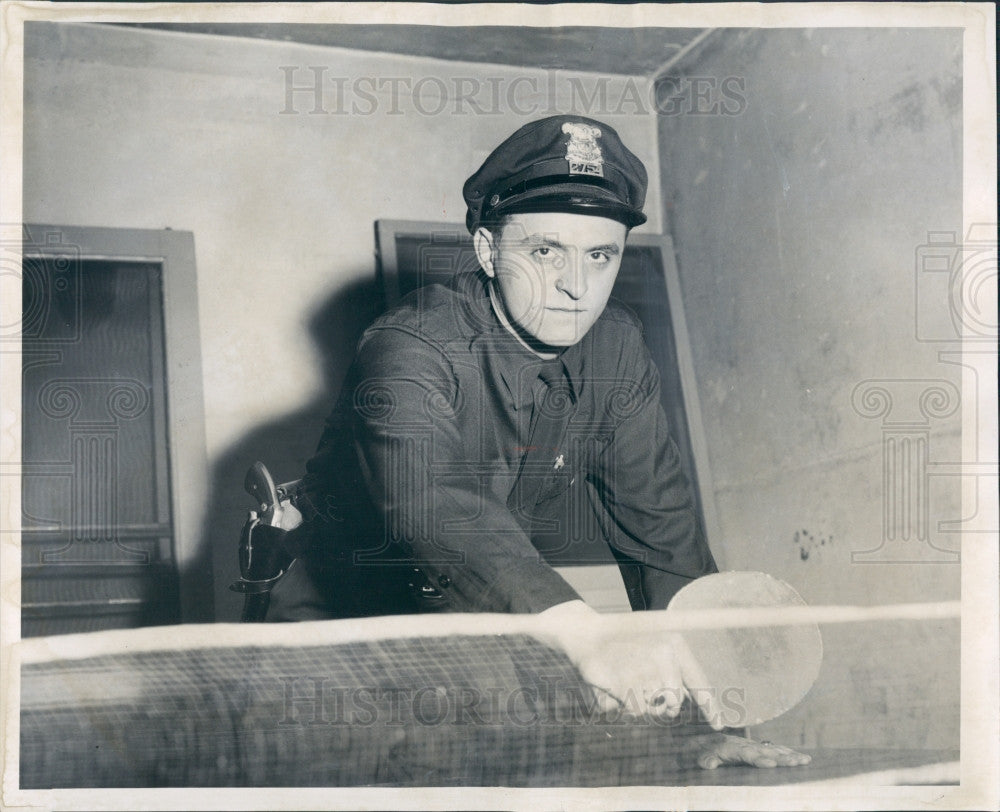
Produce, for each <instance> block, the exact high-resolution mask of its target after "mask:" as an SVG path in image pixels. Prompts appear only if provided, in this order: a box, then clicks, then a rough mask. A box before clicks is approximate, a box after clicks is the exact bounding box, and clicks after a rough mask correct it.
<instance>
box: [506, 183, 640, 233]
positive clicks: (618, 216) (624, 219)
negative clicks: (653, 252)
mask: <svg viewBox="0 0 1000 812" xmlns="http://www.w3.org/2000/svg"><path fill="white" fill-rule="evenodd" d="M546 211H553V212H567V213H570V214H588V215H591V216H595V217H608V218H610V219H612V220H618V221H619V222H621V223H624V224H625V225H627V226H629V227H630V228H631V227H633V226H638V225H642V224H643V223H645V222H646V215H645V214H643V213H642V212H641V211H639V210H638V209H635V208H633V207H632V206H629V205H628V204H627V203H623V202H622V201H621V200H620V199H619V198H618V197H617V196H616V195H615V194H614V192H612V191H610V190H608V189H604V188H602V187H600V186H593V185H590V184H585V183H560V184H556V185H552V186H545V187H543V188H539V189H531V190H529V191H527V192H523V193H521V194H519V195H514V196H513V197H510V198H508V199H507V200H504V201H503V202H502V203H500V205H498V206H497V207H496V208H494V209H493V210H492V212H491V214H492V215H493V216H494V217H496V216H500V215H504V214H516V213H518V212H546Z"/></svg>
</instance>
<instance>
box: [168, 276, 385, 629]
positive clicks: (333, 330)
mask: <svg viewBox="0 0 1000 812" xmlns="http://www.w3.org/2000/svg"><path fill="white" fill-rule="evenodd" d="M369 277H370V279H364V280H362V281H357V282H353V283H351V284H348V285H346V286H344V287H343V288H341V289H340V290H338V291H337V292H336V293H335V294H334V295H333V296H332V297H330V298H329V299H328V300H327V301H326V302H324V303H323V304H322V305H321V306H320V307H319V308H318V309H317V310H316V311H315V312H314V314H313V316H312V318H311V319H310V323H309V332H310V335H311V337H312V339H313V341H314V342H315V344H316V346H317V347H318V348H319V350H320V355H321V358H322V363H323V372H324V376H323V379H324V387H323V391H322V392H321V394H320V395H318V396H317V397H316V398H315V399H314V400H313V401H312V402H310V403H309V404H307V405H306V406H304V407H303V408H301V409H299V410H298V411H296V412H293V413H291V414H288V415H285V416H284V417H281V418H279V419H277V420H274V421H272V422H270V423H266V424H264V425H262V426H259V427H258V428H255V429H253V430H252V431H250V432H249V433H248V434H247V435H246V436H245V437H243V439H241V440H239V441H238V442H236V443H235V444H234V445H233V446H231V447H230V448H229V449H228V450H227V451H226V452H225V453H224V454H222V456H221V457H219V459H218V460H217V461H216V463H215V465H214V466H213V469H212V473H211V477H210V483H211V484H210V490H209V499H208V503H207V504H208V506H209V507H208V511H207V515H206V517H205V522H204V533H203V535H202V538H201V541H200V543H199V545H198V554H197V555H196V557H195V558H194V560H193V561H192V562H191V563H190V564H189V566H187V567H186V568H185V569H184V570H183V571H182V572H181V573H180V581H181V589H182V594H184V597H185V599H186V600H185V602H186V606H185V610H186V611H185V615H186V616H185V622H212V621H217V622H224V623H225V622H236V621H238V620H239V617H240V610H241V608H242V604H243V598H242V596H241V595H238V594H236V593H234V592H230V591H228V589H227V588H226V587H227V585H228V584H229V583H231V582H232V581H234V580H235V579H236V578H238V577H239V563H238V560H237V546H238V543H239V536H240V528H241V527H242V526H243V522H244V521H245V520H246V515H247V511H248V510H250V509H251V508H252V507H253V503H252V501H251V498H250V496H249V495H248V494H247V493H246V491H244V490H243V480H244V477H245V476H246V472H247V469H248V468H249V467H250V466H251V465H252V464H253V463H254V461H255V460H260V461H262V462H263V463H265V464H266V465H267V466H268V468H269V469H270V471H271V474H272V475H273V476H274V479H275V481H276V482H277V483H281V482H288V481H290V480H293V479H298V478H299V477H301V476H302V475H303V474H304V473H305V464H306V461H307V460H308V459H309V458H310V457H311V456H312V455H313V452H314V451H315V450H316V445H317V443H318V442H319V437H320V433H321V432H322V429H323V422H324V420H325V419H326V416H327V414H329V412H330V410H331V409H332V408H333V405H334V402H335V399H336V397H337V394H338V392H339V389H340V386H341V383H342V381H343V379H344V376H345V375H346V373H347V369H348V367H349V365H350V363H351V360H352V359H353V356H354V348H355V346H356V345H357V342H358V339H359V338H360V336H361V333H362V332H363V331H364V329H365V328H366V327H367V326H368V325H369V324H370V323H371V321H372V320H373V319H374V318H375V316H376V315H378V313H379V312H381V310H382V295H381V291H380V290H379V288H378V286H377V284H376V282H375V279H374V274H372V273H369ZM261 396H262V397H267V393H266V390H262V394H261ZM213 573H214V574H213ZM213 578H214V589H213V584H212V579H213ZM187 584H189V585H191V586H190V587H189V588H188V591H187V592H186V594H185V593H184V592H183V590H184V589H185V585H187ZM206 592H207V594H206Z"/></svg>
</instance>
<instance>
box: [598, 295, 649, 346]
mask: <svg viewBox="0 0 1000 812" xmlns="http://www.w3.org/2000/svg"><path fill="white" fill-rule="evenodd" d="M597 326H599V327H601V328H603V329H604V330H605V331H607V332H611V333H614V332H618V333H622V334H625V335H633V334H634V335H635V336H637V337H639V338H641V337H642V321H640V319H639V316H638V315H636V312H635V311H634V310H633V309H632V308H631V307H629V306H628V305H627V304H625V303H624V302H622V301H620V300H618V299H615V298H614V297H612V298H610V299H608V304H607V306H606V307H605V308H604V312H603V313H602V314H601V316H600V318H599V319H598V320H597Z"/></svg>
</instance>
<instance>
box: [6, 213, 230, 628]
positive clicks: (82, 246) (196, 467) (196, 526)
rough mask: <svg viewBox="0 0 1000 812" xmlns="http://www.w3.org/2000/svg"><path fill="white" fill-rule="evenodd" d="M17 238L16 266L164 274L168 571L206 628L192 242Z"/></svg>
mask: <svg viewBox="0 0 1000 812" xmlns="http://www.w3.org/2000/svg"><path fill="white" fill-rule="evenodd" d="M22 238H23V242H22V246H21V256H22V258H24V257H29V256H47V257H56V256H66V255H68V256H70V257H74V258H79V259H80V260H91V259H97V260H118V261H130V262H142V261H149V262H155V263H158V264H159V265H160V266H161V267H162V273H161V284H162V301H163V332H164V343H165V347H164V354H165V359H164V374H165V378H166V387H167V391H166V393H165V395H166V402H167V410H166V411H167V415H166V417H167V432H168V438H169V439H168V459H169V472H170V473H169V484H170V508H171V518H172V524H173V558H174V564H175V566H176V567H177V571H178V574H183V577H181V578H180V581H179V592H180V595H179V597H180V612H181V620H182V622H191V621H207V620H211V619H212V618H213V614H214V608H213V605H212V598H211V596H212V584H213V579H212V572H211V570H210V569H204V565H203V566H202V568H201V569H203V570H204V571H199V568H196V567H193V566H191V565H192V564H193V563H194V562H195V560H196V558H197V556H198V546H199V543H200V541H201V535H202V532H201V530H202V526H203V522H204V516H205V510H206V507H207V504H206V501H207V494H208V461H207V447H206V443H205V407H204V395H203V378H202V366H201V338H200V326H199V320H198V286H197V272H196V264H195V248H194V235H193V234H192V233H191V232H189V231H174V230H172V229H169V228H168V229H162V230H161V229H134V228H100V227H91V226H60V225H49V224H38V223H28V224H25V225H24V227H23V230H22ZM18 338H19V336H18ZM18 366H19V367H20V364H18Z"/></svg>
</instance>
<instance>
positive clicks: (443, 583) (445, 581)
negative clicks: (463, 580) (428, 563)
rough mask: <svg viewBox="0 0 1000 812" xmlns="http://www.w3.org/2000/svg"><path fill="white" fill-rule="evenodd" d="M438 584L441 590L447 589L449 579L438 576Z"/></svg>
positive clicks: (449, 582)
mask: <svg viewBox="0 0 1000 812" xmlns="http://www.w3.org/2000/svg"><path fill="white" fill-rule="evenodd" d="M438 584H439V585H440V586H441V588H442V589H447V588H448V587H450V586H451V578H449V577H448V576H447V575H439V576H438Z"/></svg>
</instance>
